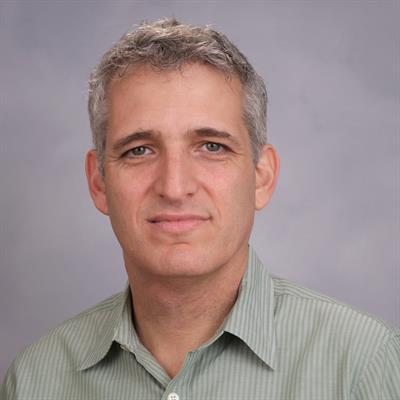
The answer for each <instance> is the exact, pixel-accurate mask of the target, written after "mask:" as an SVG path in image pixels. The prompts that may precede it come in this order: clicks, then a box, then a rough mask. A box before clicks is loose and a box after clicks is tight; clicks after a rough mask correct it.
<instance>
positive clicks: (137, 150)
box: [124, 146, 150, 157]
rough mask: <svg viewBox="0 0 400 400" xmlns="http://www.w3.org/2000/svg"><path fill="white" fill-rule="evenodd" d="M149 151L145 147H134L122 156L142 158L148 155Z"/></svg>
mask: <svg viewBox="0 0 400 400" xmlns="http://www.w3.org/2000/svg"><path fill="white" fill-rule="evenodd" d="M149 151H150V150H149V148H148V147H146V146H138V147H134V148H132V149H129V150H128V151H126V152H125V153H124V156H127V157H139V156H144V155H146V154H148V152H149Z"/></svg>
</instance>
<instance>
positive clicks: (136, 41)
mask: <svg viewBox="0 0 400 400" xmlns="http://www.w3.org/2000/svg"><path fill="white" fill-rule="evenodd" d="M189 62H199V63H204V64H208V65H211V66H213V67H215V68H217V69H218V70H220V71H222V72H224V73H225V74H226V76H227V77H230V76H233V75H236V76H237V77H238V78H239V79H240V81H241V83H242V85H243V92H244V105H243V118H244V122H245V124H246V127H247V129H248V131H249V137H250V143H251V148H252V155H253V161H254V163H255V164H256V163H257V162H258V159H259V156H260V152H261V149H262V147H263V145H264V144H266V143H267V135H266V114H267V91H266V88H265V84H264V81H263V79H262V78H261V77H260V76H259V75H258V74H257V73H256V71H255V70H254V68H253V67H252V66H251V64H250V63H249V62H248V61H247V59H246V57H245V56H244V55H243V54H242V53H241V52H240V51H239V49H238V48H237V47H236V46H235V45H234V44H233V43H232V42H231V41H230V40H229V39H228V38H227V37H226V36H225V35H224V34H222V33H220V32H217V31H216V30H214V29H212V28H211V27H210V26H206V27H200V26H192V25H187V24H182V23H180V22H178V21H177V20H176V19H174V18H171V19H160V20H157V21H155V22H153V23H147V22H143V23H142V24H140V25H139V27H138V28H137V30H135V31H131V32H127V33H125V34H124V35H123V36H122V37H121V39H120V40H119V41H118V42H117V43H115V44H114V45H113V46H112V47H111V48H110V49H109V50H108V51H107V52H106V53H105V54H104V55H103V57H102V59H101V61H100V63H99V64H98V65H97V66H96V68H95V69H94V70H93V71H92V73H91V75H90V80H89V100H88V110H89V118H90V127H91V130H92V137H93V144H94V147H95V149H96V151H97V159H98V161H99V169H100V172H101V173H102V174H103V175H104V157H105V149H106V137H107V98H106V93H107V86H108V84H109V82H110V81H111V79H112V78H113V77H115V75H116V74H118V76H119V77H122V76H123V75H124V74H125V73H127V71H128V72H129V73H130V72H131V71H133V70H134V69H132V67H134V66H139V65H144V64H148V65H152V66H153V67H155V68H157V69H160V70H171V69H179V68H180V67H182V66H183V65H184V64H186V63H189Z"/></svg>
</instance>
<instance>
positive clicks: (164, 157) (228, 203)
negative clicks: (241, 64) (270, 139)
mask: <svg viewBox="0 0 400 400" xmlns="http://www.w3.org/2000/svg"><path fill="white" fill-rule="evenodd" d="M108 110H109V116H108V121H109V125H108V133H107V145H106V157H105V165H104V167H105V177H104V183H103V184H102V185H100V186H101V187H102V189H101V190H100V192H103V193H100V194H98V196H97V198H95V197H94V199H95V203H96V206H97V207H98V208H99V209H100V210H101V211H102V212H103V213H105V214H107V215H109V216H110V219H111V223H112V226H113V230H114V232H115V234H116V236H117V238H118V240H119V242H120V244H121V246H122V249H123V252H124V258H125V261H126V264H127V268H133V269H134V270H135V271H136V272H140V273H146V274H150V275H157V276H164V277H167V276H168V277H188V276H200V275H203V276H204V275H206V274H208V273H212V272H213V271H215V270H217V269H218V268H221V267H223V266H224V265H227V264H229V263H230V262H234V260H235V259H238V258H240V257H242V258H243V256H245V255H246V254H247V242H248V239H249V236H250V232H251V227H252V224H253V217H254V211H255V208H261V207H262V206H263V205H264V204H261V205H260V199H257V190H256V185H257V179H258V178H257V170H256V169H255V166H254V164H253V161H252V153H251V146H250V140H249V135H248V131H247V129H246V126H245V125H244V122H243V118H242V112H243V108H242V87H241V83H240V81H239V80H238V79H237V78H232V79H230V80H227V79H226V77H225V76H224V75H223V73H221V72H220V71H218V70H216V69H214V68H212V67H209V66H204V65H200V64H190V65H186V66H184V67H183V68H182V69H181V70H180V71H166V72H165V71H163V72H156V71H154V70H153V69H151V68H150V67H148V66H144V67H141V68H140V69H139V70H135V72H134V73H133V74H130V75H128V76H126V77H124V78H122V79H114V80H113V81H112V82H111V83H110V86H109V91H108ZM93 173H94V174H95V172H93ZM92 195H93V193H92ZM262 202H263V200H262V199H261V203H262Z"/></svg>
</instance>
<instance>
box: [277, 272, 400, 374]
mask: <svg viewBox="0 0 400 400" xmlns="http://www.w3.org/2000/svg"><path fill="white" fill-rule="evenodd" d="M272 279H273V283H274V298H275V321H276V329H277V340H278V341H279V340H280V341H281V343H283V347H286V348H287V347H289V348H291V349H295V348H297V349H300V348H304V346H307V348H308V349H309V350H310V351H311V350H315V353H316V354H323V355H326V356H327V359H329V357H330V358H332V356H333V355H334V357H335V358H336V359H337V360H338V361H339V362H340V363H341V365H342V366H343V365H347V366H348V367H349V368H350V369H351V370H352V371H353V372H355V376H358V378H360V377H361V376H362V375H363V372H364V370H365V368H366V367H367V366H368V365H369V364H371V363H372V362H373V361H374V359H376V357H377V356H378V354H381V353H384V352H385V351H387V349H391V348H392V347H393V346H395V347H396V346H399V339H400V336H399V335H400V331H399V329H398V328H395V327H393V326H391V324H389V323H387V322H385V321H383V320H381V319H379V318H376V317H375V316H372V315H370V314H368V313H366V312H363V311H360V310H358V309H356V308H354V307H352V306H349V305H347V304H345V303H343V302H340V301H338V300H336V299H334V298H332V297H329V296H325V295H323V294H320V293H318V292H315V291H313V290H310V289H307V288H304V287H302V286H300V285H297V284H295V283H292V282H290V281H288V280H286V279H282V278H278V277H275V276H273V277H272Z"/></svg>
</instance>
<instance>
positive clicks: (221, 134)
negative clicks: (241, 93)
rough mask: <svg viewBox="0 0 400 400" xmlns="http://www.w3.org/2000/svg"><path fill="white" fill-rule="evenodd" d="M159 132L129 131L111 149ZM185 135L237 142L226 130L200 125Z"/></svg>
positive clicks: (115, 149)
mask: <svg viewBox="0 0 400 400" xmlns="http://www.w3.org/2000/svg"><path fill="white" fill-rule="evenodd" d="M159 135H160V133H159V132H156V131H153V130H139V131H137V132H133V133H130V134H129V135H127V136H124V137H123V138H121V139H119V140H117V141H116V142H115V143H114V144H113V145H112V149H113V151H114V152H117V153H118V152H119V151H120V150H122V149H123V148H124V147H125V146H127V145H128V144H131V143H132V142H135V141H139V140H149V139H154V138H155V137H157V136H159ZM186 135H193V136H198V137H203V138H220V139H228V140H230V141H232V142H233V143H236V144H239V142H238V140H237V139H236V138H235V137H234V136H233V135H231V134H230V133H228V132H226V131H221V130H218V129H215V128H211V127H202V128H197V129H193V130H189V131H188V132H186Z"/></svg>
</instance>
